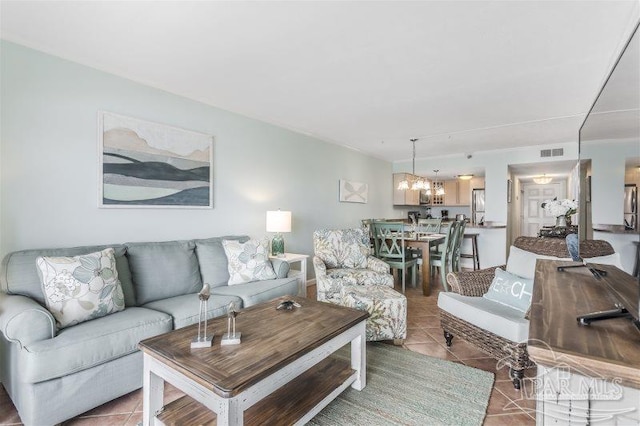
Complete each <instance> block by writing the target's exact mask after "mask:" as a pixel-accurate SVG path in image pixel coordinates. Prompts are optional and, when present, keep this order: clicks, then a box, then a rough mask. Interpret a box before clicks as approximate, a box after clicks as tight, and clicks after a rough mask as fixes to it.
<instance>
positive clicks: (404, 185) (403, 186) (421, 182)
mask: <svg viewBox="0 0 640 426" xmlns="http://www.w3.org/2000/svg"><path fill="white" fill-rule="evenodd" d="M409 140H410V141H411V143H413V168H412V173H411V175H410V179H411V181H412V182H409V179H403V180H401V181H400V183H398V189H399V190H401V191H406V190H408V189H411V190H413V191H420V190H425V191H426V193H427V195H431V185H429V181H427V180H425V179H424V178H422V177H420V176H416V141H417V140H418V139H416V138H413V139H409Z"/></svg>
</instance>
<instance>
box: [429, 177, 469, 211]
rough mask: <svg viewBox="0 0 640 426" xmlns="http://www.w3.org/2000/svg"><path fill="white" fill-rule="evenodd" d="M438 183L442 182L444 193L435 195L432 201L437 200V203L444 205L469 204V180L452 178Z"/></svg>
mask: <svg viewBox="0 0 640 426" xmlns="http://www.w3.org/2000/svg"><path fill="white" fill-rule="evenodd" d="M438 184H442V186H443V187H444V195H443V196H441V197H435V200H434V201H439V203H437V204H438V205H440V206H444V207H452V206H469V205H471V186H470V184H469V181H464V180H458V179H454V180H445V181H442V182H438ZM435 204H436V203H435V202H434V205H435Z"/></svg>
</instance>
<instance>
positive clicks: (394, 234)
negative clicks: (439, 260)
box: [373, 222, 418, 293]
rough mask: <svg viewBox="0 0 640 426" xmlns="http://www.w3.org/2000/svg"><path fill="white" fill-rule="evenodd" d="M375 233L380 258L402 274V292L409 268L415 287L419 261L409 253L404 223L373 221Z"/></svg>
mask: <svg viewBox="0 0 640 426" xmlns="http://www.w3.org/2000/svg"><path fill="white" fill-rule="evenodd" d="M373 235H374V243H375V247H376V253H377V256H378V258H379V259H381V260H383V261H385V262H387V264H388V265H389V267H390V268H391V269H395V270H397V271H398V272H399V273H401V274H402V292H403V293H404V292H405V279H406V278H405V275H406V273H407V269H411V285H412V286H414V287H415V285H416V275H417V274H416V267H417V264H418V261H417V259H412V258H411V257H410V256H409V254H408V251H407V247H406V245H405V241H404V240H405V232H404V223H400V222H396V223H392V222H373Z"/></svg>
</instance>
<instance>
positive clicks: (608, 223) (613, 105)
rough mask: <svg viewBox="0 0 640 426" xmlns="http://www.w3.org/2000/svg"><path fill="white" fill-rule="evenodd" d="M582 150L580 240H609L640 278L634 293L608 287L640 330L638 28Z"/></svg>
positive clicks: (590, 119) (584, 133) (590, 121)
mask: <svg viewBox="0 0 640 426" xmlns="http://www.w3.org/2000/svg"><path fill="white" fill-rule="evenodd" d="M579 147H580V150H579V152H580V167H579V174H580V199H579V206H578V208H579V214H580V219H579V220H580V224H579V233H580V237H581V238H582V239H584V238H588V239H603V240H606V241H608V242H609V243H610V244H611V245H612V246H613V249H614V250H615V252H616V255H619V256H620V258H619V263H618V264H617V265H616V266H619V267H621V268H622V269H623V270H624V271H625V272H628V273H630V274H633V275H635V276H636V277H638V280H637V285H635V288H633V287H626V286H623V285H622V281H621V282H617V281H616V282H614V281H606V285H607V287H608V290H609V292H610V294H611V295H613V297H614V299H615V300H617V302H619V303H620V304H621V305H616V309H617V310H619V309H620V306H624V308H625V310H626V311H627V312H628V313H630V314H631V316H632V318H633V319H634V320H635V324H636V325H637V326H638V327H639V328H640V271H639V270H638V268H640V265H638V255H637V254H636V253H638V252H637V250H639V244H640V233H639V231H638V225H639V224H638V187H639V186H640V180H639V179H640V174H639V173H638V170H639V169H638V168H639V167H640V34H639V31H638V25H636V27H635V29H634V31H633V33H632V35H631V38H630V39H629V41H628V43H627V45H626V46H625V48H624V50H623V51H622V53H621V55H620V57H619V58H618V61H617V63H616V65H615V66H614V67H613V70H612V71H611V74H609V77H608V79H607V81H606V83H605V84H604V86H603V88H602V90H601V91H600V94H599V95H598V97H597V99H596V101H595V102H594V104H593V106H592V107H591V111H590V112H589V114H588V115H587V117H586V119H585V121H584V123H583V124H582V127H581V128H580V145H579ZM603 263H604V262H603ZM607 263H609V262H607ZM611 263H614V264H615V262H614V261H612V262H611ZM620 312H621V311H620Z"/></svg>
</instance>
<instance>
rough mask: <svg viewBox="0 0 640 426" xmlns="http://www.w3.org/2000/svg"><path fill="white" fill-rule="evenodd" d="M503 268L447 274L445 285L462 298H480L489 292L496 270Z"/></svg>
mask: <svg viewBox="0 0 640 426" xmlns="http://www.w3.org/2000/svg"><path fill="white" fill-rule="evenodd" d="M504 267H505V266H504V265H502V266H492V267H490V268H486V269H480V270H478V271H460V272H449V273H448V274H447V283H448V284H449V287H450V288H451V291H453V292H455V293H458V294H461V295H463V296H476V297H480V296H482V295H483V294H485V293H486V292H487V291H488V290H489V286H490V285H491V282H492V281H493V277H494V276H495V275H496V268H504Z"/></svg>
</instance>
